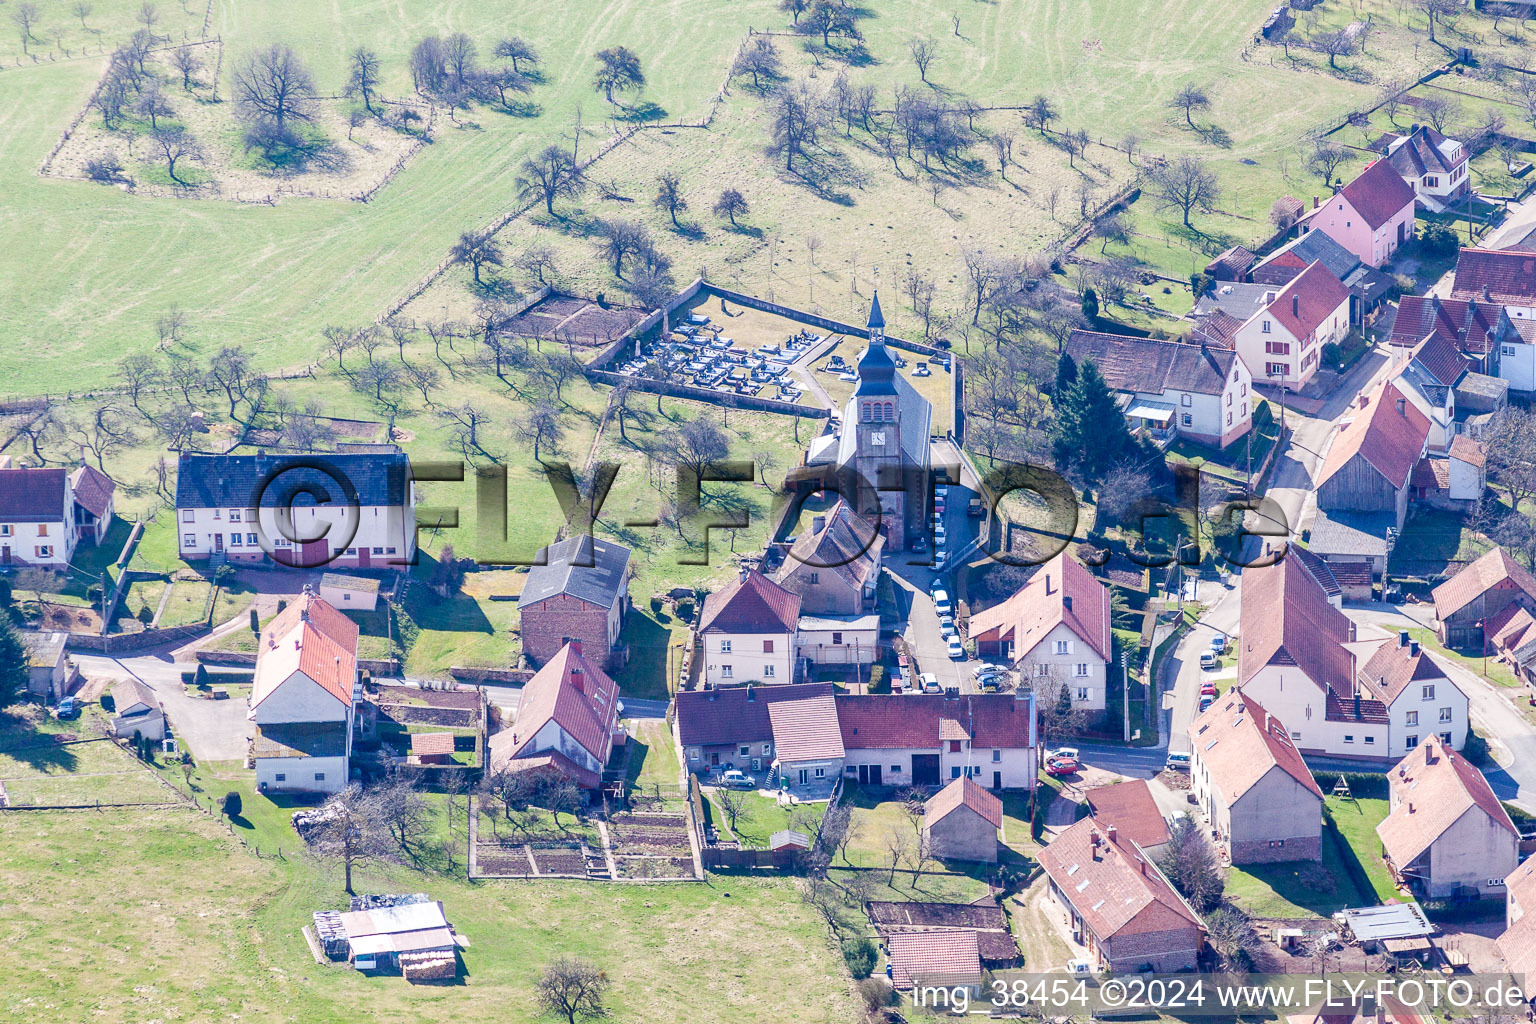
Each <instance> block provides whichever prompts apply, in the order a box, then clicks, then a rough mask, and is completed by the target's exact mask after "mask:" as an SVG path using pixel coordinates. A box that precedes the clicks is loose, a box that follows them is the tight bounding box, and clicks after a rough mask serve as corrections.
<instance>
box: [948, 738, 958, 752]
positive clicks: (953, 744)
mask: <svg viewBox="0 0 1536 1024" xmlns="http://www.w3.org/2000/svg"><path fill="white" fill-rule="evenodd" d="M949 752H950V753H951V754H958V753H960V741H959V740H950V741H949Z"/></svg>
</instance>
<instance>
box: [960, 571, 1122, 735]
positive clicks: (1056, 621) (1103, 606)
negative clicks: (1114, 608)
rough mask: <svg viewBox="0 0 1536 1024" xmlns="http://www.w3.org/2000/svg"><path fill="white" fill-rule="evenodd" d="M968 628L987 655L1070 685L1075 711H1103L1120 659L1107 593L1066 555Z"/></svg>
mask: <svg viewBox="0 0 1536 1024" xmlns="http://www.w3.org/2000/svg"><path fill="white" fill-rule="evenodd" d="M969 628H970V636H971V639H973V640H975V641H976V650H977V653H978V654H980V655H981V656H982V657H999V658H1003V659H1005V660H1007V661H1008V662H1009V663H1010V664H1012V665H1016V666H1018V667H1019V671H1020V672H1021V673H1023V674H1024V675H1026V676H1028V677H1030V678H1033V679H1037V680H1045V679H1049V680H1052V681H1054V682H1055V683H1057V684H1059V685H1061V686H1065V687H1066V688H1067V689H1068V691H1069V692H1070V693H1071V695H1072V703H1073V706H1074V707H1077V708H1081V709H1083V710H1085V711H1102V710H1104V705H1105V685H1106V679H1107V676H1108V672H1109V663H1110V661H1112V660H1113V658H1114V648H1113V644H1112V641H1111V636H1110V625H1109V588H1108V587H1106V586H1105V585H1104V584H1103V583H1102V582H1100V581H1099V580H1097V579H1095V578H1094V577H1093V575H1092V574H1090V573H1089V572H1088V570H1087V569H1085V568H1083V567H1082V566H1081V565H1079V564H1078V563H1077V562H1076V561H1075V560H1074V559H1072V558H1069V557H1067V555H1066V553H1065V552H1062V553H1061V554H1059V555H1057V556H1056V557H1055V558H1053V559H1051V560H1050V561H1049V562H1047V563H1046V564H1045V565H1043V566H1041V567H1040V568H1039V569H1038V570H1036V572H1035V574H1034V575H1033V576H1031V577H1030V578H1029V582H1028V583H1026V584H1025V585H1024V586H1023V587H1022V588H1020V589H1019V591H1018V592H1017V593H1015V594H1013V595H1012V596H1011V597H1009V598H1007V599H1006V600H1004V601H1003V602H1002V603H1000V604H995V605H993V606H992V607H991V608H986V609H983V610H982V611H979V612H975V613H973V614H972V615H971V620H970V626H969ZM1036 685H1037V686H1038V685H1040V684H1039V683H1037V684H1036Z"/></svg>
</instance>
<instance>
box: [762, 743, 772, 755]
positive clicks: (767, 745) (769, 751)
mask: <svg viewBox="0 0 1536 1024" xmlns="http://www.w3.org/2000/svg"><path fill="white" fill-rule="evenodd" d="M772 753H773V744H772V743H764V744H763V756H764V757H767V756H768V755H769V754H772Z"/></svg>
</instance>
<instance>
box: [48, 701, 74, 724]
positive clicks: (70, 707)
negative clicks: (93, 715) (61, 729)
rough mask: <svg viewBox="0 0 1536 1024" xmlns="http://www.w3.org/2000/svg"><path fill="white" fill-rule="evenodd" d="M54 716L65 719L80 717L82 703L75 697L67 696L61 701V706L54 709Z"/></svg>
mask: <svg viewBox="0 0 1536 1024" xmlns="http://www.w3.org/2000/svg"><path fill="white" fill-rule="evenodd" d="M53 717H54V718H58V719H61V720H64V721H69V720H71V719H75V718H79V717H80V705H79V704H78V703H76V702H75V698H73V697H65V698H64V699H63V700H61V701H59V706H58V707H56V708H54V709H53Z"/></svg>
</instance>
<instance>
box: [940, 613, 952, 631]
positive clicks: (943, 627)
mask: <svg viewBox="0 0 1536 1024" xmlns="http://www.w3.org/2000/svg"><path fill="white" fill-rule="evenodd" d="M954 631H955V617H954V616H953V615H940V616H939V632H940V633H944V634H945V635H948V634H950V633H953V632H954Z"/></svg>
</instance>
